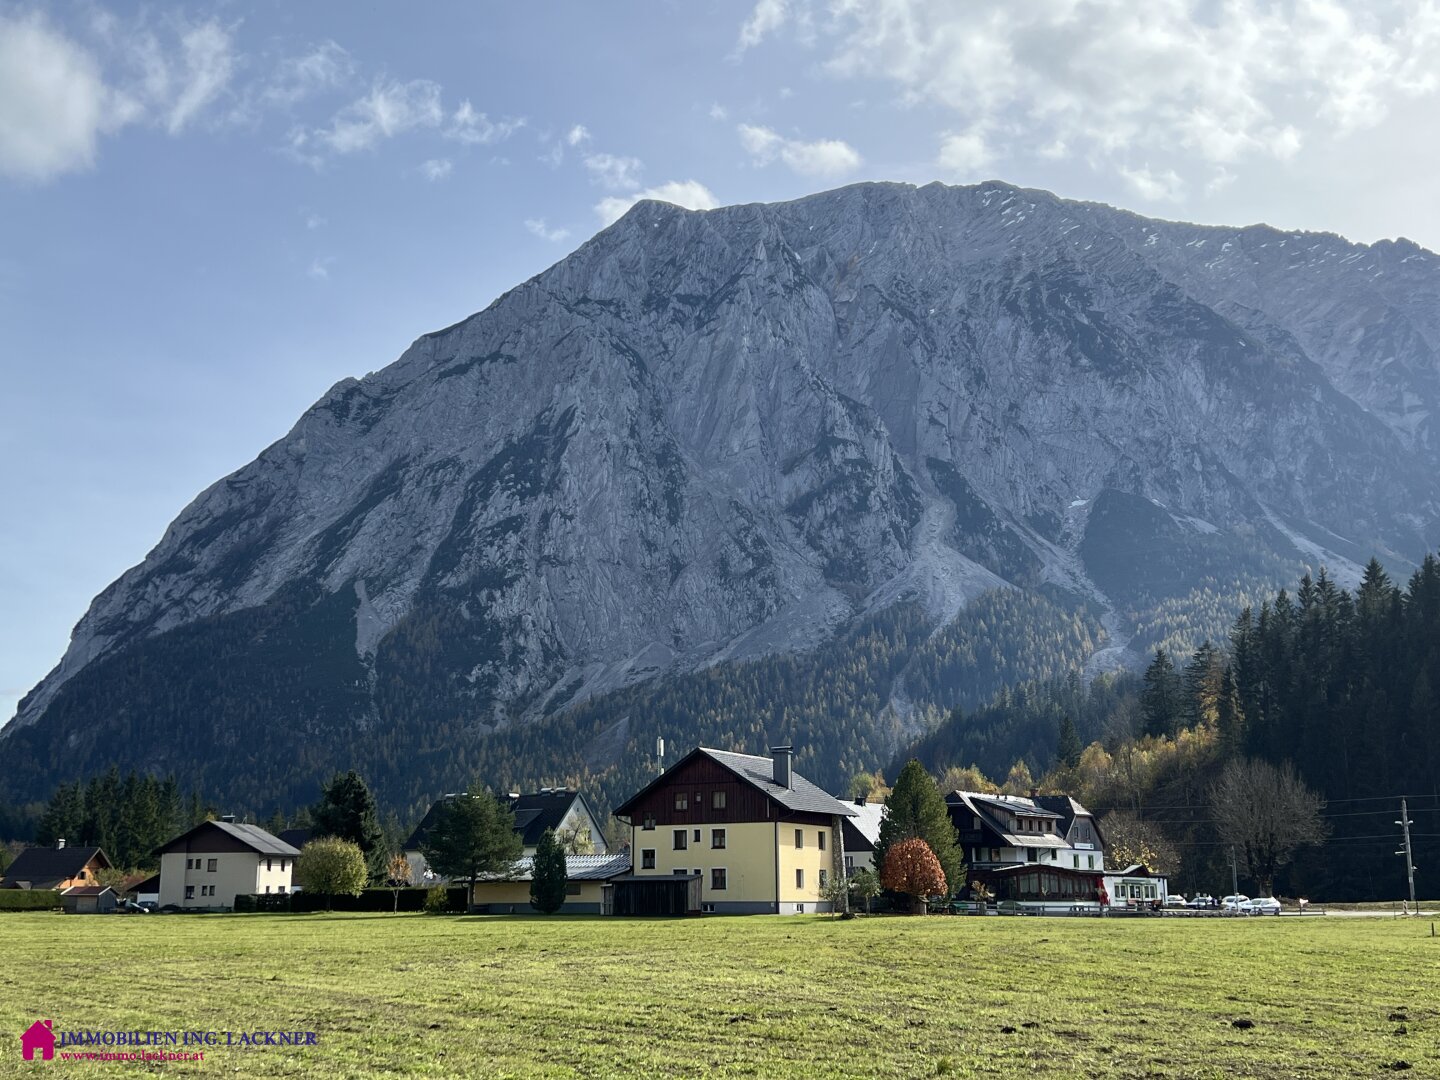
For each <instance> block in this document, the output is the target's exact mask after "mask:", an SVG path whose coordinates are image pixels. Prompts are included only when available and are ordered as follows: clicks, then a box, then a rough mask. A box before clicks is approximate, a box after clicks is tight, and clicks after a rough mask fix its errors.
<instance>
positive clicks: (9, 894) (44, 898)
mask: <svg viewBox="0 0 1440 1080" xmlns="http://www.w3.org/2000/svg"><path fill="white" fill-rule="evenodd" d="M60 907H61V904H60V894H59V893H58V892H56V891H55V890H53V889H0V911H58V910H60Z"/></svg>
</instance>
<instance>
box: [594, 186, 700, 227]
mask: <svg viewBox="0 0 1440 1080" xmlns="http://www.w3.org/2000/svg"><path fill="white" fill-rule="evenodd" d="M643 199H656V200H658V201H660V202H668V203H674V204H675V205H676V206H683V207H685V209H687V210H713V209H715V207H717V206H719V205H720V201H719V200H718V199H716V198H715V195H714V193H713V192H712V191H711V190H710V189H709V188H707V187H706V186H705V185H704V184H702V183H700V182H699V181H698V180H672V181H670V182H669V183H668V184H660V185H659V186H658V187H652V188H646V189H645V190H644V191H637V192H634V193H633V194H630V195H611V196H609V197H607V198H604V199H601V200H600V201H599V202H598V203H596V204H595V212H596V213H597V214H599V215H600V220H601V221H602V222H604V223H605V224H606V225H609V224H612V223H613V222H615V221H618V220H619V219H620V218H621V217H623V216H624V214H625V211H627V210H629V209H630V208H631V207H632V206H634V205H635V204H636V203H637V202H640V201H641V200H643Z"/></svg>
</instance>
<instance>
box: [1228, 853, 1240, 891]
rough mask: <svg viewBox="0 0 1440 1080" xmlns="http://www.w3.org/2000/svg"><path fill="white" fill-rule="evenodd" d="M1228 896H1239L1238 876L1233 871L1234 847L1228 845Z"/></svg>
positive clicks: (1234, 870)
mask: <svg viewBox="0 0 1440 1080" xmlns="http://www.w3.org/2000/svg"><path fill="white" fill-rule="evenodd" d="M1230 895H1231V896H1239V895H1240V876H1239V873H1238V872H1237V871H1236V869H1235V845H1234V844H1231V845H1230Z"/></svg>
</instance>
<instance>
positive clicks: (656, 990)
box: [0, 914, 1440, 1080]
mask: <svg viewBox="0 0 1440 1080" xmlns="http://www.w3.org/2000/svg"><path fill="white" fill-rule="evenodd" d="M1401 1012H1403V1013H1404V1014H1405V1017H1406V1018H1405V1019H1404V1020H1403V1021H1402V1020H1399V1019H1390V1017H1391V1015H1392V1014H1395V1013H1401ZM44 1018H53V1019H54V1020H55V1028H56V1030H57V1031H60V1030H67V1031H68V1030H74V1029H81V1028H83V1029H90V1030H105V1029H112V1030H113V1029H120V1030H136V1029H140V1030H161V1031H163V1030H220V1031H226V1030H229V1031H241V1030H245V1031H250V1030H255V1029H268V1030H282V1029H298V1030H310V1031H315V1032H318V1036H319V1039H318V1044H317V1045H316V1046H313V1047H309V1048H305V1049H298V1050H297V1049H291V1048H278V1047H265V1048H259V1049H240V1048H233V1047H232V1048H223V1047H222V1048H219V1049H214V1050H212V1051H210V1052H209V1054H208V1055H207V1058H206V1060H205V1061H204V1062H203V1063H194V1064H192V1063H185V1064H171V1065H167V1066H165V1068H166V1069H167V1071H170V1072H196V1073H217V1074H220V1073H223V1074H224V1075H227V1076H235V1075H241V1076H322V1077H324V1076H368V1075H379V1076H385V1075H407V1076H412V1075H413V1076H454V1077H532V1076H533V1077H572V1076H626V1077H630V1076H635V1077H650V1076H657V1077H658V1076H687V1077H693V1076H753V1077H767V1078H768V1077H786V1076H794V1077H807V1078H813V1077H841V1076H844V1077H850V1076H855V1077H877V1076H878V1077H907V1078H910V1077H926V1076H956V1077H1028V1078H1039V1077H1085V1078H1099V1077H1126V1078H1132V1077H1216V1078H1219V1077H1226V1078H1230V1077H1263V1078H1266V1080H1270V1078H1276V1077H1311V1078H1329V1077H1354V1076H1372V1077H1373V1076H1379V1075H1382V1074H1386V1075H1388V1074H1391V1073H1392V1070H1396V1071H1398V1070H1400V1069H1401V1068H1402V1066H1399V1065H1398V1064H1397V1063H1400V1062H1405V1063H1408V1065H1409V1066H1410V1068H1409V1069H1408V1070H1405V1071H1406V1074H1407V1075H1410V1076H1415V1077H1436V1076H1440V1046H1437V1035H1440V939H1436V938H1432V937H1431V936H1430V924H1429V923H1428V922H1421V921H1418V920H1413V919H1412V920H1390V919H1374V920H1370V919H1323V918H1310V919H1296V918H1289V919H1247V920H1220V919H1206V920H1184V919H1136V920H1120V919H1112V920H1092V919H1033V918H993V917H992V918H944V917H931V918H868V919H857V920H853V921H850V922H839V921H832V920H830V919H828V918H824V917H804V916H801V917H793V918H783V917H752V918H736V919H723V918H709V919H704V920H689V921H680V920H674V921H670V920H667V921H648V920H637V921H630V920H605V919H599V918H595V919H580V918H560V919H552V920H542V919H538V918H511V919H506V918H486V917H448V918H447V917H431V916H424V915H400V916H389V915H314V916H263V915H251V916H245V915H241V916H190V917H179V916H176V917H167V916H146V917H135V916H131V917H110V918H95V917H76V916H62V915H55V914H17V915H6V916H0V1076H40V1075H45V1074H46V1073H47V1071H48V1070H51V1069H55V1068H58V1067H60V1063H59V1062H51V1063H49V1064H41V1063H39V1062H24V1061H22V1060H21V1059H20V1045H19V1035H20V1032H21V1031H23V1030H24V1029H25V1028H27V1027H28V1026H29V1025H30V1024H31V1023H32V1022H33V1021H34V1020H36V1019H44ZM1235 1020H1248V1021H1252V1022H1253V1026H1252V1027H1249V1028H1241V1027H1236V1026H1234V1024H1233V1023H1232V1022H1233V1021H1235ZM143 1068H145V1066H137V1065H134V1064H129V1065H125V1064H119V1063H113V1062H107V1063H87V1064H77V1063H74V1062H67V1063H65V1064H64V1066H63V1070H64V1073H65V1074H66V1075H71V1074H100V1075H115V1074H116V1071H117V1070H120V1071H121V1072H122V1074H123V1072H124V1070H127V1069H129V1070H136V1069H143Z"/></svg>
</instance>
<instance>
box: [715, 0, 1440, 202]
mask: <svg viewBox="0 0 1440 1080" xmlns="http://www.w3.org/2000/svg"><path fill="white" fill-rule="evenodd" d="M821 12H823V17H812V16H815V15H816V14H817V13H821ZM816 27H818V28H819V31H818V32H819V35H820V40H819V41H818V43H817V44H818V46H819V48H820V49H821V50H822V54H821V55H822V59H821V65H820V70H822V71H824V72H826V73H828V74H830V75H831V76H833V77H836V78H841V79H863V80H866V81H869V80H874V79H881V80H886V81H888V82H890V83H891V84H893V85H894V86H895V87H896V88H897V90H898V92H899V100H900V103H901V104H902V105H920V104H924V105H928V106H932V107H939V108H942V109H944V110H946V111H948V112H950V113H951V114H952V115H953V116H954V117H955V119H956V121H958V122H957V123H953V124H952V125H951V130H952V131H958V132H961V133H962V134H960V135H958V136H957V135H946V136H945V137H944V143H943V147H942V151H941V161H942V163H943V162H955V161H958V162H966V161H969V162H973V161H974V160H975V158H976V156H977V155H976V150H977V147H976V146H975V145H972V144H971V143H970V142H967V141H966V139H967V134H968V133H973V132H975V131H976V130H980V131H995V130H1004V131H1005V132H1006V135H1007V139H1006V145H1007V146H1010V147H1016V146H1023V147H1027V148H1030V147H1039V148H1042V149H1040V150H1039V151H1036V152H1038V153H1040V154H1041V155H1042V156H1047V157H1052V158H1057V157H1062V156H1063V157H1074V158H1078V159H1080V160H1084V161H1087V162H1089V163H1091V164H1092V165H1094V166H1095V167H1097V168H1100V169H1102V170H1106V171H1109V172H1111V173H1112V174H1113V175H1115V176H1116V177H1119V178H1123V179H1124V180H1125V182H1126V183H1129V184H1130V185H1131V186H1132V187H1134V188H1135V189H1136V190H1141V189H1144V190H1146V191H1152V192H1163V194H1160V195H1158V196H1157V197H1160V198H1174V197H1176V192H1178V191H1181V190H1191V189H1194V188H1198V187H1201V186H1203V185H1204V184H1206V183H1207V181H1208V180H1209V178H1211V177H1212V176H1213V175H1214V173H1215V169H1216V168H1217V167H1221V166H1223V167H1227V168H1228V169H1229V170H1230V171H1231V172H1232V173H1236V174H1237V175H1238V172H1239V170H1240V168H1241V167H1242V166H1245V165H1247V164H1248V165H1264V164H1266V163H1273V162H1282V163H1283V162H1285V161H1287V160H1290V159H1292V158H1294V157H1295V156H1296V155H1297V154H1298V153H1299V152H1300V151H1301V150H1302V149H1309V148H1310V147H1312V146H1315V145H1317V144H1324V145H1335V144H1336V142H1337V140H1341V139H1345V138H1347V137H1350V136H1352V135H1353V134H1354V133H1356V132H1360V131H1365V130H1370V129H1374V128H1376V127H1377V126H1379V125H1382V124H1384V123H1385V122H1386V120H1387V118H1388V117H1391V116H1392V115H1393V114H1395V113H1396V111H1397V110H1400V109H1402V108H1405V107H1408V105H1409V104H1410V103H1412V102H1415V101H1418V100H1422V99H1427V98H1430V97H1432V96H1434V95H1436V94H1440V3H1437V2H1436V0H1386V2H1384V3H1378V4H1368V5H1358V4H1352V3H1346V2H1344V0H1278V2H1277V0H1221V2H1211V0H1145V2H1144V3H1136V2H1135V0H1055V2H1053V3H1037V4H1016V3H1014V2H1013V0H971V2H969V3H966V4H964V5H958V4H936V3H930V2H927V0H829V2H828V3H827V4H825V5H821V4H820V3H819V2H818V0H761V2H760V3H758V4H757V5H756V6H755V7H754V9H753V10H752V11H751V13H750V15H749V16H748V17H747V18H746V20H745V21H744V23H743V25H742V26H741V28H740V47H741V48H742V49H744V48H748V47H750V46H753V45H755V44H757V43H758V42H759V41H761V40H763V39H765V38H767V37H772V36H775V35H777V34H780V33H790V34H792V35H794V36H796V37H799V38H801V39H802V40H806V39H808V37H809V36H810V35H812V33H813V32H814V28H816ZM1405 137H1406V136H1405V135H1404V134H1402V133H1399V132H1397V133H1396V134H1395V140H1396V144H1397V157H1398V156H1399V150H1398V145H1399V143H1400V142H1401V141H1402V140H1403V139H1404V138H1405ZM1411 137H1413V135H1412V136H1411ZM957 138H958V139H959V140H960V141H959V142H956V141H955V140H956V139H957ZM986 152H987V153H990V154H991V155H992V157H993V154H994V149H993V148H987V151H986ZM981 156H983V154H982V155H981ZM1137 157H1138V158H1140V159H1141V160H1145V161H1146V162H1147V164H1146V166H1145V168H1142V169H1135V168H1132V167H1130V165H1129V162H1131V161H1133V160H1135V159H1136V158H1137ZM1171 172H1174V173H1175V174H1176V175H1177V176H1178V177H1179V180H1180V181H1181V183H1179V184H1177V183H1175V182H1173V181H1172V180H1171V179H1170V177H1169V174H1170V173H1171Z"/></svg>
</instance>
